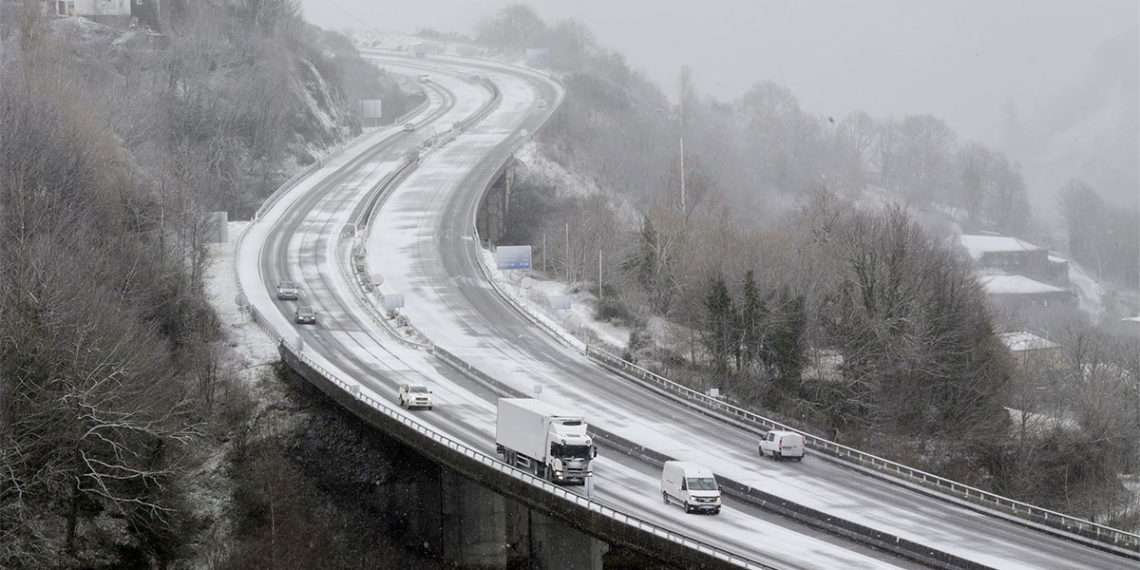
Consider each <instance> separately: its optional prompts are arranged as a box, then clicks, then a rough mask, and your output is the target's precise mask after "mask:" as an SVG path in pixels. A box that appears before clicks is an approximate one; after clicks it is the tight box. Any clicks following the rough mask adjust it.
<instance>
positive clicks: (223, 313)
mask: <svg viewBox="0 0 1140 570" xmlns="http://www.w3.org/2000/svg"><path fill="white" fill-rule="evenodd" d="M249 223H250V222H230V223H228V224H226V234H227V236H226V237H227V240H226V241H225V242H224V243H217V244H211V245H210V267H209V268H208V269H207V270H206V298H207V299H208V300H209V302H210V305H212V306H213V307H214V311H215V312H216V313H217V315H218V320H219V321H221V326H222V333H223V335H224V336H225V340H224V341H223V342H224V343H225V345H226V347H227V349H228V350H229V351H230V352H232V356H233V358H226V359H225V361H226V362H228V363H230V364H231V365H232V366H233V369H234V372H235V373H237V374H238V375H239V376H240V377H241V378H243V379H244V380H246V381H247V382H250V383H252V382H253V381H254V380H255V379H256V377H257V375H258V373H259V371H260V369H261V368H262V367H265V366H268V365H271V364H273V363H274V362H276V361H277V360H278V354H277V343H276V342H275V341H274V340H273V338H271V337H270V336H269V335H268V334H266V332H265V331H264V330H262V329H261V327H259V326H258V325H257V323H255V322H254V321H253V318H252V316H251V314H250V312H249V311H248V310H247V309H246V308H245V307H244V306H245V304H246V303H245V300H244V297H243V296H242V293H241V287H240V286H239V285H238V279H237V271H236V268H235V265H234V263H235V261H234V256H235V255H236V254H237V251H236V246H237V239H238V236H240V235H241V232H242V231H243V230H244V229H245V227H246V226H248V225H249Z"/></svg>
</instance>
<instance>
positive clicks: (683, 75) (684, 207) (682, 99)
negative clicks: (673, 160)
mask: <svg viewBox="0 0 1140 570" xmlns="http://www.w3.org/2000/svg"><path fill="white" fill-rule="evenodd" d="M688 75H689V73H688V69H686V68H685V67H684V66H681V80H680V82H679V83H678V87H679V89H680V97H679V101H680V105H679V106H680V111H681V216H682V217H684V216H685V215H687V212H688V204H687V203H686V199H685V79H686V78H687V77H688Z"/></svg>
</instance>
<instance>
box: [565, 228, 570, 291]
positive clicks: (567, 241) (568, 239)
mask: <svg viewBox="0 0 1140 570" xmlns="http://www.w3.org/2000/svg"><path fill="white" fill-rule="evenodd" d="M563 258H564V259H565V262H566V282H567V283H570V224H569V223H567V224H566V255H564V256H563Z"/></svg>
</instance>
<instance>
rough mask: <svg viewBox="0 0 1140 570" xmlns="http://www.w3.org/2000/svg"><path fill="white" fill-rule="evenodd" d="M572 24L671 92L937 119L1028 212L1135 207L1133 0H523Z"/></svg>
mask: <svg viewBox="0 0 1140 570" xmlns="http://www.w3.org/2000/svg"><path fill="white" fill-rule="evenodd" d="M509 3H510V2H506V1H494V2H478V3H472V2H465V1H462V0H423V1H420V2H416V3H413V4H409V5H406V6H401V7H400V9H399V10H392V9H390V8H389V7H388V6H383V7H381V6H380V5H378V4H376V3H374V2H372V1H370V0H333V1H326V0H305V1H304V7H305V10H306V15H307V16H308V17H309V18H310V19H311V20H313V21H315V22H316V23H318V24H321V25H327V26H331V27H350V26H357V27H359V26H361V24H362V22H375V24H374V27H376V28H380V29H387V30H392V31H414V30H417V29H421V28H425V27H430V28H435V29H439V30H442V31H458V32H462V33H470V32H472V31H473V30H474V28H475V26H476V24H477V23H478V21H479V20H480V19H482V18H484V17H486V16H488V15H490V14H493V13H494V12H495V11H496V10H498V9H499V8H500V7H502V6H504V5H506V4H509ZM525 3H528V4H529V5H531V6H532V7H534V8H535V9H536V10H537V11H538V12H539V14H540V15H542V16H543V17H544V18H546V19H547V20H551V21H554V20H557V19H562V18H573V19H576V20H579V21H581V22H583V23H585V24H586V25H587V26H588V27H589V28H590V30H592V31H593V33H594V34H595V35H596V37H597V39H598V41H599V42H600V43H601V44H603V45H606V46H610V47H612V48H614V49H616V50H617V51H619V52H621V53H622V54H624V55H625V56H626V57H627V58H628V60H629V61H630V63H631V64H632V65H633V66H634V67H636V68H639V69H642V70H644V71H645V73H646V74H647V75H648V76H649V77H651V78H652V79H654V80H655V81H657V82H658V83H659V84H661V85H662V86H664V87H665V88H666V91H668V92H670V93H672V92H675V91H676V88H675V87H674V86H675V85H676V83H677V78H678V71H679V69H680V67H681V65H689V66H690V67H691V68H692V70H693V74H694V79H695V81H696V83H697V85H698V87H699V89H700V90H701V91H702V92H704V93H707V94H708V95H710V96H712V97H715V98H718V99H722V100H733V99H736V98H737V97H739V96H741V95H742V94H743V93H745V92H746V91H747V90H748V88H749V87H750V86H751V85H753V84H754V83H756V82H757V81H760V80H773V81H775V82H777V83H780V84H783V85H786V86H787V87H789V88H790V89H791V90H792V92H793V93H794V94H795V96H796V97H797V99H799V101H800V103H801V104H802V106H803V108H804V109H805V110H807V111H808V112H811V113H814V114H818V115H825V116H835V117H840V116H843V115H846V114H847V113H849V112H851V111H855V110H861V111H865V112H867V113H870V114H871V115H872V116H875V117H883V118H885V117H896V118H901V117H902V116H904V115H907V114H919V113H930V114H933V115H935V116H938V117H940V118H942V119H944V120H945V121H946V122H947V123H948V124H949V125H950V126H951V127H952V128H953V129H954V130H955V131H957V132H958V134H959V135H960V137H961V138H962V139H967V140H977V141H980V142H983V143H986V144H988V145H992V146H994V147H996V148H997V149H999V150H1003V151H1006V152H1008V153H1009V154H1010V156H1011V157H1014V158H1015V159H1016V160H1017V161H1018V162H1020V163H1021V165H1022V167H1023V169H1024V174H1025V177H1026V181H1027V183H1028V185H1029V186H1030V188H1029V193H1030V196H1031V198H1032V199H1033V202H1034V209H1035V211H1037V213H1039V214H1041V215H1043V216H1044V217H1046V218H1049V217H1051V214H1052V213H1053V208H1054V206H1055V202H1056V200H1055V196H1056V192H1057V189H1058V188H1059V187H1060V186H1061V185H1062V184H1064V182H1065V181H1066V180H1068V179H1069V178H1071V177H1083V178H1085V179H1087V180H1088V181H1089V183H1090V184H1092V185H1093V186H1094V187H1096V188H1097V190H1098V191H1099V192H1100V193H1101V194H1102V195H1103V196H1105V197H1106V198H1107V199H1109V200H1112V201H1116V202H1121V201H1127V200H1135V199H1136V196H1137V195H1138V194H1140V185H1138V182H1137V170H1136V162H1137V154H1138V151H1137V140H1138V138H1140V135H1138V134H1137V133H1138V132H1140V129H1138V126H1137V118H1136V117H1137V107H1138V105H1140V103H1137V101H1138V100H1140V97H1138V94H1137V73H1138V71H1137V69H1138V65H1137V52H1138V51H1140V44H1138V41H1137V32H1136V29H1137V28H1136V27H1137V22H1138V21H1140V4H1138V3H1136V2H1135V1H1134V0H1092V1H1088V2H1057V1H1050V2H1042V1H1032V0H1003V1H1000V2H990V1H983V0H965V1H959V2H939V3H931V2H922V3H918V2H911V1H907V0H875V1H828V2H819V1H808V2H794V3H793V2H760V1H752V0H707V1H706V2H702V3H699V4H693V3H683V2H675V3H669V2H660V1H657V0H625V1H622V2H610V1H606V0H578V1H575V2H563V1H559V0H531V1H530V2H525Z"/></svg>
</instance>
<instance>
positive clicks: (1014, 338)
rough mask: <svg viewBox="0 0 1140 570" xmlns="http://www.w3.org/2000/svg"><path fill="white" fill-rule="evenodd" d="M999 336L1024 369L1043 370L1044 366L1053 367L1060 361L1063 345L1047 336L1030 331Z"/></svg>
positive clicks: (1019, 365)
mask: <svg viewBox="0 0 1140 570" xmlns="http://www.w3.org/2000/svg"><path fill="white" fill-rule="evenodd" d="M998 338H999V339H1001V342H1002V344H1004V345H1005V347H1006V348H1007V349H1008V350H1009V353H1010V355H1012V356H1013V359H1014V363H1015V364H1017V366H1018V367H1019V368H1021V369H1022V370H1041V369H1042V368H1041V367H1043V366H1044V367H1047V368H1053V367H1055V366H1057V365H1058V364H1059V363H1060V359H1061V345H1059V344H1057V343H1055V342H1053V341H1051V340H1049V339H1047V338H1044V337H1040V336H1037V335H1035V334H1033V333H1031V332H1029V331H1014V332H1005V333H1000V334H998Z"/></svg>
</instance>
